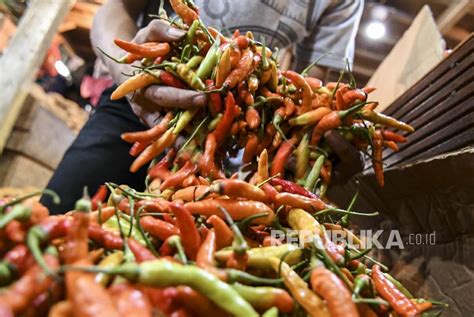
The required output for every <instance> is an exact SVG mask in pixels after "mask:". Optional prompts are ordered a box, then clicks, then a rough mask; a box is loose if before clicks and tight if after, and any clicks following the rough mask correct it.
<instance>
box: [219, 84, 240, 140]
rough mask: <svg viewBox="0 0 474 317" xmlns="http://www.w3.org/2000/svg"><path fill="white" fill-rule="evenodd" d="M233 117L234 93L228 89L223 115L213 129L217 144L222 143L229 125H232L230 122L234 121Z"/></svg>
mask: <svg viewBox="0 0 474 317" xmlns="http://www.w3.org/2000/svg"><path fill="white" fill-rule="evenodd" d="M235 117H236V111H235V99H234V95H233V94H232V93H231V92H230V91H229V92H227V97H226V100H225V111H224V115H223V117H222V119H221V121H219V123H218V125H217V127H216V130H215V131H214V136H215V139H216V143H217V144H222V142H223V141H224V139H225V137H226V136H227V134H228V133H229V130H230V127H231V126H232V122H234V119H235Z"/></svg>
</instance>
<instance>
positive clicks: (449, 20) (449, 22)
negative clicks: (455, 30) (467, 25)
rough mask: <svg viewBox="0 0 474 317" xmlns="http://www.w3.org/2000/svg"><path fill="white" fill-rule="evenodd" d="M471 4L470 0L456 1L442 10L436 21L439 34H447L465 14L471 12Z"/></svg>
mask: <svg viewBox="0 0 474 317" xmlns="http://www.w3.org/2000/svg"><path fill="white" fill-rule="evenodd" d="M472 6H473V4H472V1H471V0H457V1H453V2H452V4H451V5H450V6H449V7H448V8H447V9H446V10H444V12H443V13H442V14H441V15H440V16H439V17H438V19H437V20H436V24H438V28H439V30H440V32H441V33H443V34H445V33H447V32H448V31H449V30H450V29H451V28H452V27H453V26H455V25H456V23H458V22H459V21H460V20H461V19H462V18H463V17H464V16H465V15H466V14H468V13H469V12H470V11H471V8H472Z"/></svg>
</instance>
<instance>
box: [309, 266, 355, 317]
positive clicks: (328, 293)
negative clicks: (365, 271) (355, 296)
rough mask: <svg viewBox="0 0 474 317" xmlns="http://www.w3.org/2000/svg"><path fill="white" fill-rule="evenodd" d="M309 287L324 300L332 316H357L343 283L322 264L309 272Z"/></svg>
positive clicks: (349, 294)
mask: <svg viewBox="0 0 474 317" xmlns="http://www.w3.org/2000/svg"><path fill="white" fill-rule="evenodd" d="M311 288H312V289H313V290H314V291H315V292H316V293H317V294H318V295H319V296H321V297H322V298H323V299H324V300H325V301H326V305H327V308H328V310H329V312H330V314H331V316H333V317H345V316H357V317H358V316H359V313H358V312H357V308H356V306H355V305H354V303H353V302H352V298H351V293H350V292H349V290H348V289H347V288H346V286H345V285H344V283H343V282H342V281H341V280H340V279H339V278H338V277H337V276H336V275H335V274H334V273H332V272H331V271H330V270H328V269H326V268H325V267H324V266H323V265H322V264H321V266H318V267H316V268H314V269H313V270H312V272H311Z"/></svg>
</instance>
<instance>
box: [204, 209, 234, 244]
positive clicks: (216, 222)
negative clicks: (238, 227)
mask: <svg viewBox="0 0 474 317" xmlns="http://www.w3.org/2000/svg"><path fill="white" fill-rule="evenodd" d="M206 222H207V223H208V224H211V225H212V226H213V228H214V231H215V235H216V239H215V240H216V241H215V243H216V247H217V250H220V249H222V248H225V247H228V246H230V245H231V244H232V241H233V240H234V233H233V232H232V230H230V228H229V227H228V226H227V224H226V223H225V222H224V220H223V219H222V218H220V217H218V216H216V215H212V216H210V217H209V218H208V219H207V221H206Z"/></svg>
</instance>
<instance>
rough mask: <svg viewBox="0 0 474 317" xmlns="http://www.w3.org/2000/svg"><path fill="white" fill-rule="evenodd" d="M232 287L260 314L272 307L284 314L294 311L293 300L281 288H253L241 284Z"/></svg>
mask: <svg viewBox="0 0 474 317" xmlns="http://www.w3.org/2000/svg"><path fill="white" fill-rule="evenodd" d="M232 287H233V288H234V289H235V290H236V291H237V292H238V293H239V294H240V295H241V296H242V297H243V298H244V299H245V300H246V301H248V302H249V303H250V305H252V306H253V307H254V308H255V309H256V310H257V311H259V312H264V311H266V310H268V309H270V308H271V307H276V308H277V309H278V310H279V311H280V312H282V313H290V312H291V311H292V310H293V307H294V303H293V298H292V297H291V296H290V295H289V294H288V293H287V292H286V291H285V290H282V289H280V288H275V287H268V286H261V287H252V286H246V285H243V284H240V283H234V284H232Z"/></svg>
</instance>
